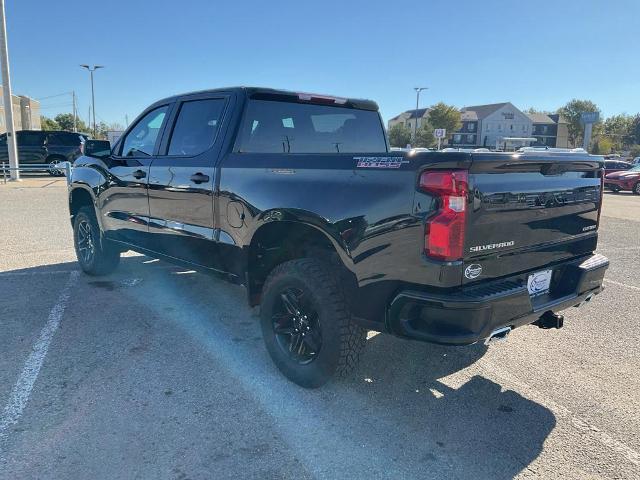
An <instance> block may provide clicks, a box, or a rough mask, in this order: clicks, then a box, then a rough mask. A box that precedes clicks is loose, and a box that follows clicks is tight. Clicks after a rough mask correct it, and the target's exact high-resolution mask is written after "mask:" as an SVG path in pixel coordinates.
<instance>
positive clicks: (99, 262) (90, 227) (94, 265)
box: [73, 207, 120, 275]
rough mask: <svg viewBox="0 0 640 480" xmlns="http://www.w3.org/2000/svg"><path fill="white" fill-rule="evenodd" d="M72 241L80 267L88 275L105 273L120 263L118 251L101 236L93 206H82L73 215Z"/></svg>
mask: <svg viewBox="0 0 640 480" xmlns="http://www.w3.org/2000/svg"><path fill="white" fill-rule="evenodd" d="M73 243H74V247H75V250H76V256H77V257H78V263H79V264H80V268H82V270H83V271H84V272H85V273H86V274H88V275H107V274H108V273H111V272H112V271H113V270H115V268H116V267H117V266H118V264H119V263H120V251H119V250H118V249H116V248H115V247H114V246H113V245H111V244H110V243H108V241H107V240H106V239H104V238H102V235H101V234H100V227H99V226H98V221H97V220H96V216H95V213H94V211H93V208H90V207H82V208H81V209H80V211H78V213H77V214H76V215H75V219H74V221H73Z"/></svg>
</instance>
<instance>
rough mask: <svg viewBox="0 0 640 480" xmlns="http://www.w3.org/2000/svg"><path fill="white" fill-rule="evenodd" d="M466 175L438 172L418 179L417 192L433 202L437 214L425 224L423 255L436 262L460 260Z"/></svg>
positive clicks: (446, 171)
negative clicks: (434, 202)
mask: <svg viewBox="0 0 640 480" xmlns="http://www.w3.org/2000/svg"><path fill="white" fill-rule="evenodd" d="M468 182H469V174H468V172H467V171H466V170H438V171H431V172H424V173H423V174H422V175H421V176H420V189H421V190H422V191H424V192H426V193H429V194H431V195H433V196H435V197H436V198H437V201H438V211H437V212H436V214H435V215H433V216H432V217H430V218H429V219H428V220H427V224H426V226H425V232H424V253H425V254H426V255H427V256H429V257H431V258H435V259H437V260H445V261H454V260H460V259H461V258H462V256H463V249H464V230H465V222H466V209H467V208H466V207H467V193H468V191H469V183H468Z"/></svg>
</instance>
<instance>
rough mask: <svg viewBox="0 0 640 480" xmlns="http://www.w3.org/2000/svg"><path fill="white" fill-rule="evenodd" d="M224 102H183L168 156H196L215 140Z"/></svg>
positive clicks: (219, 99)
mask: <svg viewBox="0 0 640 480" xmlns="http://www.w3.org/2000/svg"><path fill="white" fill-rule="evenodd" d="M224 104H225V100H224V99H222V98H212V99H207V100H192V101H189V102H184V103H183V104H182V106H181V107H180V112H179V113H178V118H177V120H176V123H175V126H174V127H173V133H172V134H171V140H170V142H169V151H168V152H167V154H168V155H198V154H200V153H202V152H204V151H205V150H207V149H209V147H211V145H213V142H214V140H215V138H216V134H217V132H218V129H219V127H220V119H221V116H222V111H223V109H224Z"/></svg>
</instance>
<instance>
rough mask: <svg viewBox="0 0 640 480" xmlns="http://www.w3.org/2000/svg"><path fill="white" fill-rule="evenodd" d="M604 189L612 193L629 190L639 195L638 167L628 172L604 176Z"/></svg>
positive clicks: (639, 173) (639, 172)
mask: <svg viewBox="0 0 640 480" xmlns="http://www.w3.org/2000/svg"><path fill="white" fill-rule="evenodd" d="M604 187H605V188H608V189H609V190H611V191H613V192H619V191H620V190H631V191H632V192H633V193H635V194H636V195H640V165H636V166H635V167H633V168H630V169H629V170H623V171H620V172H614V173H608V174H606V175H605V177H604Z"/></svg>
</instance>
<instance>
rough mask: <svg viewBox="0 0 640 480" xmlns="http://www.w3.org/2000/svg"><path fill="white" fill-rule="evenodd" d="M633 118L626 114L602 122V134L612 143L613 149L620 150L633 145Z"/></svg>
mask: <svg viewBox="0 0 640 480" xmlns="http://www.w3.org/2000/svg"><path fill="white" fill-rule="evenodd" d="M633 120H634V119H633V117H632V116H631V115H627V114H624V113H623V114H621V115H613V116H611V117H609V118H607V119H606V120H605V121H604V128H603V133H604V135H606V136H607V137H608V138H609V139H610V140H611V142H612V146H613V149H615V150H622V149H623V148H624V147H626V146H627V145H629V144H631V143H633V133H632V128H633Z"/></svg>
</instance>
